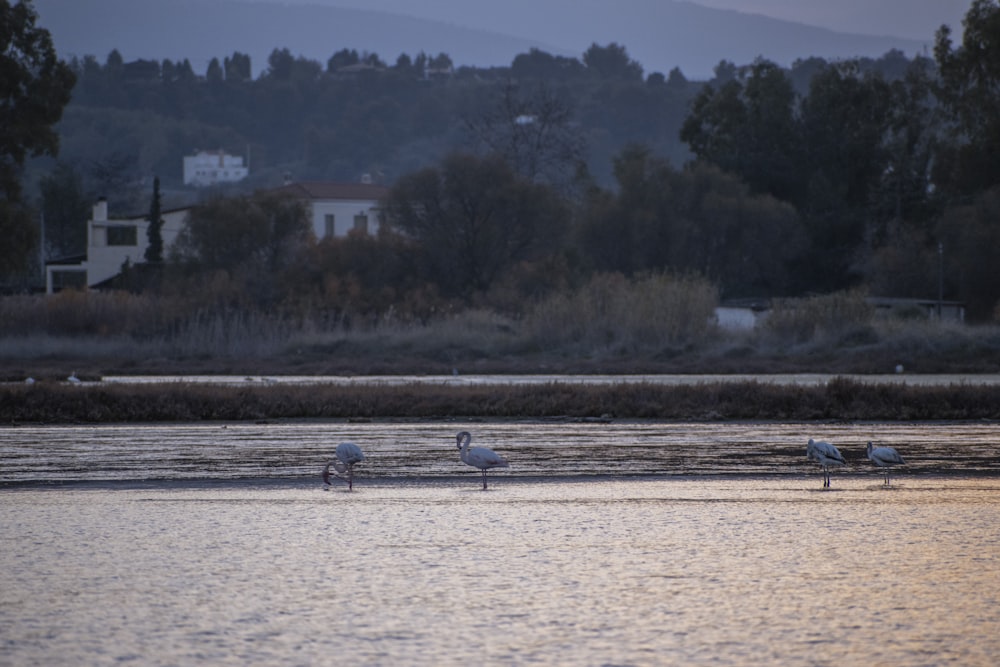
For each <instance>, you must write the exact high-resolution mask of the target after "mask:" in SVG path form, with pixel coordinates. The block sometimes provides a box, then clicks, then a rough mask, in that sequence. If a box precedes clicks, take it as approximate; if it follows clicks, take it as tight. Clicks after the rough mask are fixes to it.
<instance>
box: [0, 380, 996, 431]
mask: <svg viewBox="0 0 1000 667" xmlns="http://www.w3.org/2000/svg"><path fill="white" fill-rule="evenodd" d="M467 418H489V419H587V420H602V419H653V420H680V421H720V420H744V421H745V420H780V421H811V420H850V421H854V420H874V421H910V420H914V421H918V420H1000V387H998V386H992V385H964V384H954V385H949V386H915V385H905V384H902V383H881V384H869V383H864V382H859V381H856V380H852V379H848V378H835V379H834V380H831V381H830V382H828V383H827V384H825V385H819V386H801V385H781V384H772V383H762V382H757V381H746V382H706V383H700V384H690V385H659V384H650V383H626V382H623V383H618V384H612V385H580V384H571V383H558V382H555V383H549V384H543V385H512V384H493V385H477V386H434V385H427V384H416V383H414V384H404V385H377V384H372V385H352V386H343V385H334V384H315V385H281V384H277V385H266V386H262V385H255V386H251V387H247V386H237V387H234V386H226V385H208V384H193V383H164V384H150V385H115V384H100V383H97V384H94V385H89V386H71V385H66V384H62V383H54V382H39V383H36V384H34V385H30V386H28V385H20V384H18V385H3V386H0V423H3V424H10V425H16V424H19V423H114V422H163V421H203V420H221V421H246V420H275V419H346V420H377V419H416V420H424V419H467Z"/></svg>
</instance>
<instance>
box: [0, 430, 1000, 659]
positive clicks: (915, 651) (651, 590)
mask: <svg viewBox="0 0 1000 667" xmlns="http://www.w3.org/2000/svg"><path fill="white" fill-rule="evenodd" d="M465 428H468V429H469V430H471V431H472V432H473V434H474V440H473V444H477V443H478V444H482V445H487V446H491V447H494V448H495V449H497V450H498V451H501V452H503V453H504V454H505V455H507V456H508V458H509V459H510V461H511V468H510V470H509V471H502V472H498V473H496V474H493V473H491V476H490V489H489V490H488V491H485V492H484V491H481V490H480V489H479V479H478V473H477V471H475V470H473V469H470V468H467V467H464V466H462V464H461V463H460V462H459V461H458V453H457V450H456V449H455V445H454V434H455V432H456V431H458V430H461V429H465ZM0 437H2V438H3V440H2V443H3V445H2V447H0V535H2V536H3V545H4V546H3V549H2V550H0V665H6V664H10V665H49V664H56V663H61V662H66V661H71V662H73V664H81V665H104V664H111V663H130V662H131V663H135V664H143V665H180V664H191V663H202V664H220V665H224V664H234V665H235V664H238V665H244V664H276V665H277V664H280V665H311V664H365V665H397V664H413V665H459V664H517V665H521V664H574V665H650V664H683V665H758V664H782V665H834V664H838V665H840V664H865V665H871V664H906V665H943V664H955V665H991V664H995V661H996V656H997V655H1000V638H998V637H1000V632H998V630H1000V562H998V558H1000V474H998V453H1000V438H998V437H997V429H996V427H995V426H994V425H991V424H914V425H905V424H904V425H897V424H825V425H815V424H812V425H809V424H664V423H608V424H602V423H537V422H536V423H514V422H507V423H492V422H481V423H453V424H444V425H442V424H431V423H422V424H413V423H378V424H376V423H372V424H346V423H280V424H208V425H150V426H95V427H91V426H88V427H77V426H74V427H35V426H31V427H17V428H7V429H3V430H0ZM808 437H819V438H823V439H828V440H830V441H832V442H834V443H836V444H838V445H840V446H841V449H842V451H843V452H844V453H845V454H846V455H847V456H848V466H846V469H841V470H836V471H834V473H833V487H832V489H830V490H823V489H822V487H821V483H822V482H821V479H820V475H819V472H818V470H817V469H816V468H815V466H810V465H808V464H807V462H805V459H804V449H805V439H806V438H808ZM346 439H351V440H355V441H356V442H358V443H359V444H361V445H362V446H363V447H364V448H365V450H366V452H367V453H368V454H369V458H368V461H367V462H366V464H365V465H364V466H363V467H362V468H360V469H359V471H358V475H357V477H356V480H355V491H354V492H351V493H349V492H347V491H346V490H345V487H344V485H343V484H338V485H337V486H334V487H333V488H332V489H331V490H324V489H323V486H322V484H321V483H320V482H319V480H318V473H319V470H320V468H321V464H322V463H323V462H324V461H325V460H326V457H327V456H328V455H329V452H330V450H331V449H332V444H333V443H336V442H338V441H340V440H346ZM868 439H874V440H876V441H877V442H878V443H880V444H890V445H893V446H896V447H897V448H898V449H900V451H901V452H902V453H903V454H904V456H906V457H907V458H908V460H909V462H910V464H909V465H908V466H907V467H906V468H904V469H902V470H899V471H897V472H896V474H895V475H894V476H893V481H892V486H891V487H890V488H885V487H884V485H883V484H882V477H881V475H880V474H879V472H878V471H876V470H873V469H872V467H871V464H870V463H869V462H867V461H865V460H864V459H863V448H864V444H865V442H867V440H868Z"/></svg>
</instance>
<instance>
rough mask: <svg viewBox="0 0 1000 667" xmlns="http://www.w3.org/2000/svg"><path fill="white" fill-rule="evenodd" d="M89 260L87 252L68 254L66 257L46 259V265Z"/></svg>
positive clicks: (79, 262) (77, 262)
mask: <svg viewBox="0 0 1000 667" xmlns="http://www.w3.org/2000/svg"><path fill="white" fill-rule="evenodd" d="M86 261H87V253H83V254H82V255H68V256H66V257H56V258H55V259H49V260H46V262H45V266H49V265H56V264H83V263H84V262H86Z"/></svg>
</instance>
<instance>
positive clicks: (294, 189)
mask: <svg viewBox="0 0 1000 667" xmlns="http://www.w3.org/2000/svg"><path fill="white" fill-rule="evenodd" d="M271 192H274V193H277V194H290V195H292V196H294V197H300V198H303V199H365V200H376V201H378V200H380V199H384V198H385V197H386V196H387V195H388V194H389V188H387V187H385V186H384V185H375V184H372V183H337V182H333V181H306V182H304V183H289V184H288V185H283V186H281V187H280V188H274V189H273V190H271Z"/></svg>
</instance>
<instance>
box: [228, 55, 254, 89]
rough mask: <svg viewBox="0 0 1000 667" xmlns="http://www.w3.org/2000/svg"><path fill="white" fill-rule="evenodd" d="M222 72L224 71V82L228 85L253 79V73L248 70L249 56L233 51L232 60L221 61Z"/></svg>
mask: <svg viewBox="0 0 1000 667" xmlns="http://www.w3.org/2000/svg"><path fill="white" fill-rule="evenodd" d="M223 70H225V73H226V81H227V82H228V83H235V82H237V81H250V80H251V79H252V78H253V72H252V70H251V68H250V56H248V55H247V54H245V53H240V52H239V51H234V52H233V57H232V58H226V59H225V60H224V61H223Z"/></svg>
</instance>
